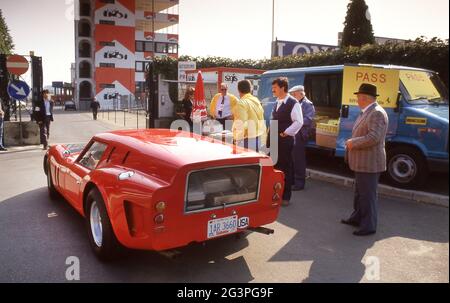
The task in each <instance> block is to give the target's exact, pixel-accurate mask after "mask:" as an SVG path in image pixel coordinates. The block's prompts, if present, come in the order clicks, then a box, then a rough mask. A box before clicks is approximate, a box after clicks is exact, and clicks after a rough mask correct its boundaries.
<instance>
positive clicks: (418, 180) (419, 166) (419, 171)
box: [385, 146, 429, 189]
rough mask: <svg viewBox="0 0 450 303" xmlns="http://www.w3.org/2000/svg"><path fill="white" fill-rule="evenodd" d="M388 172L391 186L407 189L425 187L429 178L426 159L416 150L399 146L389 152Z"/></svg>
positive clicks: (387, 175) (387, 176)
mask: <svg viewBox="0 0 450 303" xmlns="http://www.w3.org/2000/svg"><path fill="white" fill-rule="evenodd" d="M387 161H388V163H387V172H386V174H385V176H386V178H387V181H388V182H389V184H391V185H393V186H395V187H399V188H406V189H419V188H421V187H423V185H424V184H425V182H426V180H427V177H428V174H429V172H428V167H427V164H426V159H425V157H424V156H423V155H422V153H421V152H420V151H419V150H417V149H416V148H413V147H409V146H399V147H394V148H392V149H389V150H388V153H387Z"/></svg>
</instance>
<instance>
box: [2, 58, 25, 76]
mask: <svg viewBox="0 0 450 303" xmlns="http://www.w3.org/2000/svg"><path fill="white" fill-rule="evenodd" d="M29 66H30V65H29V63H28V60H27V59H26V58H25V57H23V56H19V55H11V56H9V57H8V59H7V61H6V68H7V69H8V72H9V73H10V74H13V75H16V76H21V75H23V74H25V73H26V72H27V71H28V68H29Z"/></svg>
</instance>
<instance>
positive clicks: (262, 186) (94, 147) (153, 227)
mask: <svg viewBox="0 0 450 303" xmlns="http://www.w3.org/2000/svg"><path fill="white" fill-rule="evenodd" d="M44 170H45V173H46V175H47V183H48V190H49V193H50V196H51V197H56V196H58V195H62V196H63V197H64V198H65V199H66V200H67V201H68V202H69V203H70V204H71V205H72V206H73V207H74V208H75V209H76V210H77V211H78V212H79V213H80V214H81V215H82V216H83V217H85V218H86V225H87V230H88V234H89V239H90V243H91V246H92V248H93V250H94V252H95V254H96V255H97V257H99V258H100V259H102V260H108V259H111V258H112V257H114V256H115V255H116V252H117V251H118V249H119V248H120V247H126V248H130V249H141V250H153V251H166V250H171V249H175V248H179V247H183V246H186V245H188V244H190V243H193V242H200V243H201V242H205V241H208V240H210V239H215V238H218V237H222V236H226V235H231V234H237V233H240V232H243V231H245V230H253V231H259V232H263V233H270V232H273V231H271V230H269V229H266V228H263V227H262V226H263V225H266V224H270V223H272V222H274V221H275V220H276V219H277V217H278V213H279V209H280V205H281V196H282V191H283V189H284V181H283V179H284V175H283V173H282V172H280V171H277V170H274V168H273V165H272V163H271V160H270V158H269V157H267V156H265V155H262V154H259V153H255V152H252V151H248V150H245V149H241V148H239V147H236V146H234V145H230V144H225V143H222V142H219V141H215V140H214V139H211V138H208V137H202V136H198V135H193V134H191V133H185V132H176V131H171V130H138V131H118V132H111V133H105V134H100V135H97V136H95V137H94V138H92V140H91V141H90V142H89V143H88V144H87V145H83V146H81V145H56V146H52V147H51V148H50V149H49V151H48V152H47V154H46V155H45V158H44Z"/></svg>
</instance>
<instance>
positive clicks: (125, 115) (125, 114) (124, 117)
mask: <svg viewBox="0 0 450 303" xmlns="http://www.w3.org/2000/svg"><path fill="white" fill-rule="evenodd" d="M126 117H127V112H126V111H125V110H124V111H123V127H125V126H127V121H126Z"/></svg>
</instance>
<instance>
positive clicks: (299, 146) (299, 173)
mask: <svg viewBox="0 0 450 303" xmlns="http://www.w3.org/2000/svg"><path fill="white" fill-rule="evenodd" d="M306 143H307V142H306V140H305V139H303V135H302V134H301V133H300V132H299V133H298V134H297V136H296V137H295V143H294V149H293V151H292V158H293V171H294V173H293V174H292V176H293V178H292V179H293V184H294V185H295V186H296V187H299V188H304V187H305V182H306Z"/></svg>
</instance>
